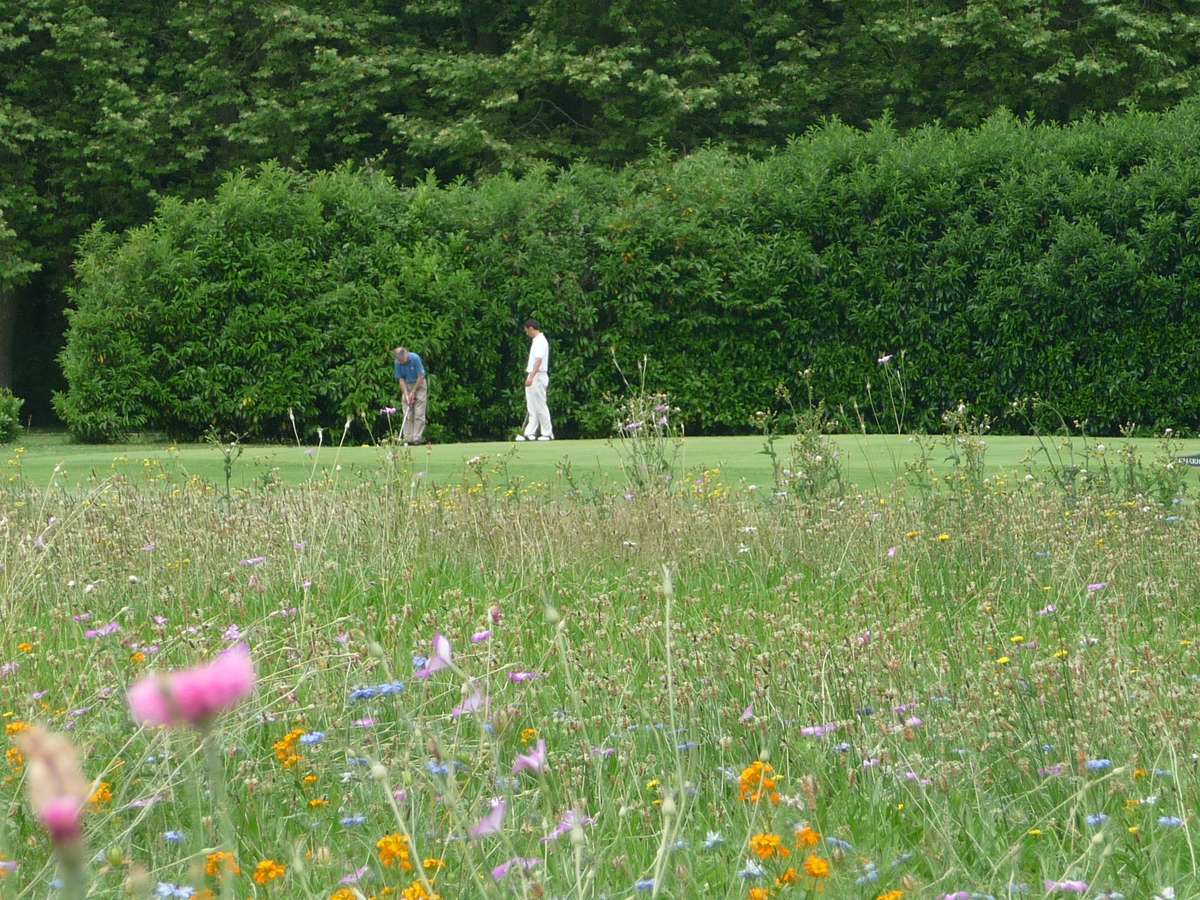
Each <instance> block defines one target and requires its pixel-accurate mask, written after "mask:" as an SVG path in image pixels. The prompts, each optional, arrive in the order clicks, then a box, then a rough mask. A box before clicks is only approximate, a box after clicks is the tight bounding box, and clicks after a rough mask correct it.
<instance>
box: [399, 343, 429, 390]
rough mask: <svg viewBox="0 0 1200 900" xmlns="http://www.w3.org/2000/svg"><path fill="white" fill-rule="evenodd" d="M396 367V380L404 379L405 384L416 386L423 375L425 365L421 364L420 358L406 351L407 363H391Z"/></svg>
mask: <svg viewBox="0 0 1200 900" xmlns="http://www.w3.org/2000/svg"><path fill="white" fill-rule="evenodd" d="M392 362H393V363H394V365H395V367H396V380H397V381H400V380H401V379H404V383H405V384H416V383H417V379H418V378H419V377H421V376H422V375H424V374H425V364H424V363H423V362H421V357H419V356H417V354H415V353H413V352H412V351H411V350H410V351H408V362H406V363H398V362H396V361H395V360H393V361H392Z"/></svg>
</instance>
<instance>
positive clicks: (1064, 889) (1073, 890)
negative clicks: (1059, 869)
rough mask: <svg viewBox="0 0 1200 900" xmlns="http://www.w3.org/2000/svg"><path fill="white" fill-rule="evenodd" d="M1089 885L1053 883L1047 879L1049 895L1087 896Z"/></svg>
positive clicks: (1076, 882)
mask: <svg viewBox="0 0 1200 900" xmlns="http://www.w3.org/2000/svg"><path fill="white" fill-rule="evenodd" d="M1087 889H1088V885H1087V882H1086V881H1051V880H1050V879H1049V878H1047V879H1046V893H1047V894H1055V893H1062V894H1086V893H1087Z"/></svg>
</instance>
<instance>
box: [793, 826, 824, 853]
mask: <svg viewBox="0 0 1200 900" xmlns="http://www.w3.org/2000/svg"><path fill="white" fill-rule="evenodd" d="M819 843H821V834H820V832H818V831H817V830H816V829H814V828H813V827H812V826H811V825H805V826H804V827H803V828H800V829H797V831H796V846H797V847H801V848H803V847H815V846H817V844H819Z"/></svg>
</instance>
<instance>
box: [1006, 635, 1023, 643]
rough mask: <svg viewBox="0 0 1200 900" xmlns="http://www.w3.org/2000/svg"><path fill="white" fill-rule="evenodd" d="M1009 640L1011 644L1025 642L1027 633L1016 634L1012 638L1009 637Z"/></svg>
mask: <svg viewBox="0 0 1200 900" xmlns="http://www.w3.org/2000/svg"><path fill="white" fill-rule="evenodd" d="M1008 642H1009V643H1010V644H1023V643H1025V635H1023V634H1014V635H1013V636H1012V637H1010V638H1009V639H1008Z"/></svg>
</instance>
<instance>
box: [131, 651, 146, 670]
mask: <svg viewBox="0 0 1200 900" xmlns="http://www.w3.org/2000/svg"><path fill="white" fill-rule="evenodd" d="M129 661H130V662H131V663H132V664H133V665H135V666H140V665H141V664H142V663H144V662H145V661H146V654H145V653H143V652H142V651H141V650H135V651H134V652H133V653H131V654H130V655H129Z"/></svg>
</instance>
